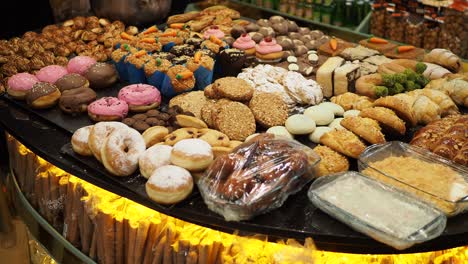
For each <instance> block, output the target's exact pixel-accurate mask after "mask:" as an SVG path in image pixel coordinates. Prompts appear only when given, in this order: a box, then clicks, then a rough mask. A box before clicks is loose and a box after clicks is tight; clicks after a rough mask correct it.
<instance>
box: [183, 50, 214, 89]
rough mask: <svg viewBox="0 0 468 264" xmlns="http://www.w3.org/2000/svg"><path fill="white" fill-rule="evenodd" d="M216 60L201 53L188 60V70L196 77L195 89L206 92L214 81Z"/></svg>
mask: <svg viewBox="0 0 468 264" xmlns="http://www.w3.org/2000/svg"><path fill="white" fill-rule="evenodd" d="M214 64H215V63H214V60H213V59H212V58H211V57H210V56H207V55H204V54H203V53H202V52H201V51H198V52H196V53H195V55H194V57H193V58H189V59H188V60H187V68H188V69H189V70H190V71H192V72H193V73H194V75H195V88H196V89H198V90H204V89H205V87H206V86H208V85H209V84H211V83H212V81H213V68H214Z"/></svg>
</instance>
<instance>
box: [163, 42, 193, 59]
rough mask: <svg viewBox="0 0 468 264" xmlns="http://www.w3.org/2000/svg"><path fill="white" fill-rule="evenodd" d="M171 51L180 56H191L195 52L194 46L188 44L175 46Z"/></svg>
mask: <svg viewBox="0 0 468 264" xmlns="http://www.w3.org/2000/svg"><path fill="white" fill-rule="evenodd" d="M169 52H170V53H172V54H174V55H176V56H177V57H179V56H190V57H191V56H193V54H194V51H193V46H191V45H187V44H183V45H176V46H173V47H172V48H171V50H170V51H169Z"/></svg>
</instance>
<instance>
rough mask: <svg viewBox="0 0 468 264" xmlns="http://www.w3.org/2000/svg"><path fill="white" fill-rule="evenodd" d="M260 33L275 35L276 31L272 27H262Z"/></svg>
mask: <svg viewBox="0 0 468 264" xmlns="http://www.w3.org/2000/svg"><path fill="white" fill-rule="evenodd" d="M258 33H260V34H262V35H263V36H264V37H272V38H274V37H275V35H276V34H275V31H274V30H273V28H271V27H261V28H260V29H259V30H258Z"/></svg>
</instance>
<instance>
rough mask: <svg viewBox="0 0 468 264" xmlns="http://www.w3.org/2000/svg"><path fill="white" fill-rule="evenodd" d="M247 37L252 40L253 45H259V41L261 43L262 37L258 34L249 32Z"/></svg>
mask: <svg viewBox="0 0 468 264" xmlns="http://www.w3.org/2000/svg"><path fill="white" fill-rule="evenodd" d="M249 35H250V37H251V38H252V40H253V41H255V43H260V41H262V40H263V38H264V37H263V35H262V34H261V33H258V32H250V33H249Z"/></svg>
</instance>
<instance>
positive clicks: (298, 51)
mask: <svg viewBox="0 0 468 264" xmlns="http://www.w3.org/2000/svg"><path fill="white" fill-rule="evenodd" d="M307 51H309V49H308V48H307V47H306V46H304V45H299V46H296V47H294V54H295V55H296V56H297V57H300V56H302V55H304V54H306V53H307Z"/></svg>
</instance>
